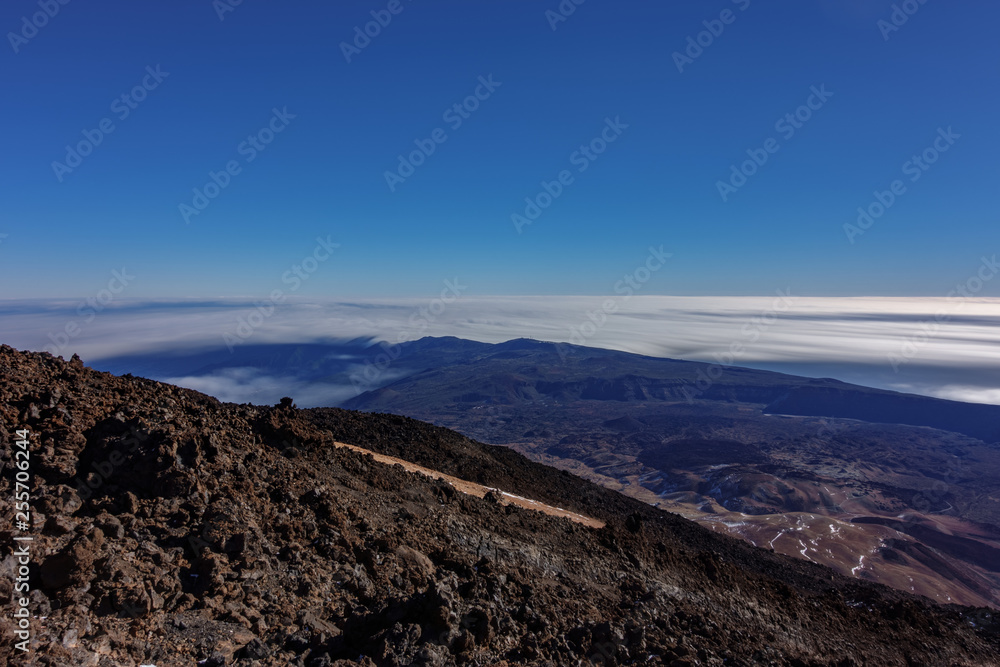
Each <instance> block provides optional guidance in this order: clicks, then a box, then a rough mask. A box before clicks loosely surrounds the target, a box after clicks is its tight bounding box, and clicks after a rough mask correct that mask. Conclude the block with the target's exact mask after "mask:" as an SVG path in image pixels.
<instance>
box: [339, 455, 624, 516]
mask: <svg viewBox="0 0 1000 667" xmlns="http://www.w3.org/2000/svg"><path fill="white" fill-rule="evenodd" d="M334 444H335V445H336V446H337V447H346V448H347V449H351V450H354V451H356V452H360V453H362V454H368V455H369V456H371V457H372V458H374V459H375V460H376V461H378V462H379V463H385V464H388V465H393V464H397V463H398V464H399V465H401V466H403V468H404V469H405V470H407V471H408V472H416V473H420V474H421V475H425V476H427V477H430V478H431V479H440V480H443V481H445V482H448V483H449V484H451V485H452V486H453V487H455V489H456V490H458V491H461V492H462V493H467V494H469V495H472V496H476V497H477V498H482V497H483V496H485V495H486V494H487V493H489V492H490V491H496V492H497V493H499V494H500V496H501V499H502V502H503V503H504V504H510V505H517V506H518V507H524V508H525V509H529V510H536V511H538V512H543V513H545V514H549V515H551V516H559V517H563V518H566V519H569V520H570V521H576V522H577V523H582V524H583V525H585V526H589V527H591V528H603V527H604V522H603V521H599V520H597V519H593V518H591V517H588V516H583V515H582V514H576V513H574V512H570V511H568V510H564V509H562V508H561V507H552V506H551V505H546V504H544V503H540V502H538V501H537V500H531V499H530V498H523V497H521V496H516V495H514V494H513V493H507V492H506V491H501V490H500V489H495V488H493V487H491V486H483V485H482V484H476V483H475V482H469V481H467V480H464V479H459V478H458V477H452V476H451V475H446V474H444V473H443V472H438V471H437V470H432V469H430V468H425V467H424V466H421V465H417V464H416V463H410V462H409V461H404V460H403V459H400V458H397V457H395V456H386V455H385V454H378V453H376V452H373V451H371V450H370V449H365V448H364V447H358V446H357V445H349V444H347V443H346V442H336V443H334Z"/></svg>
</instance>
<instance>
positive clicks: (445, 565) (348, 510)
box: [0, 343, 1000, 667]
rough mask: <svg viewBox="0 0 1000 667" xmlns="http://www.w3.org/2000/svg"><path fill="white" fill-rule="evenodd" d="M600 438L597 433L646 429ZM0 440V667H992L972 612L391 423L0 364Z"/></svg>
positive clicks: (997, 636) (61, 365)
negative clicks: (0, 467) (25, 495)
mask: <svg viewBox="0 0 1000 667" xmlns="http://www.w3.org/2000/svg"><path fill="white" fill-rule="evenodd" d="M425 345H426V343H425ZM516 356H517V355H515V357H516ZM623 417H624V419H623V418H621V417H616V418H614V419H613V420H611V421H612V422H613V424H612V428H615V429H618V430H615V431H608V432H609V433H610V432H613V433H618V434H619V435H621V436H622V437H631V436H634V435H640V434H643V433H646V432H647V431H648V426H647V425H646V422H645V421H644V418H643V417H641V416H640V417H635V416H630V415H628V416H623ZM601 418H603V417H601ZM604 421H608V420H607V419H604ZM637 429H638V430H637ZM0 436H2V439H0V441H2V443H3V449H2V452H0V453H2V460H3V461H4V462H5V463H6V464H7V466H6V467H7V468H15V467H17V468H21V467H23V466H20V465H18V466H15V461H18V462H19V461H22V460H23V461H27V462H28V463H27V464H26V465H27V467H28V472H29V475H28V479H29V486H30V494H29V495H30V501H29V505H30V507H29V509H28V510H27V512H28V513H29V515H30V516H29V518H28V520H27V523H28V525H27V526H14V525H9V526H8V527H7V528H5V529H3V531H0V532H3V534H4V538H5V539H6V540H7V541H8V542H9V543H11V544H14V542H13V540H12V538H13V537H24V536H30V537H31V538H32V541H31V542H30V543H24V542H18V543H17V544H19V545H23V544H28V545H29V547H28V548H27V550H28V552H29V554H30V555H29V556H28V560H29V564H28V565H27V566H25V567H26V569H27V576H26V577H25V579H26V582H27V585H28V586H29V588H30V593H26V594H25V596H24V598H23V599H24V602H22V601H21V597H20V596H19V595H16V594H14V585H15V580H17V581H20V579H16V577H18V576H19V575H17V572H18V570H17V568H18V567H20V565H19V564H18V562H19V561H18V558H20V557H19V556H16V555H10V552H8V555H7V557H6V559H5V560H3V561H2V564H3V570H4V572H5V574H4V576H3V577H0V589H2V592H3V599H2V602H0V628H2V630H3V632H4V635H5V636H6V637H7V639H8V641H6V642H4V643H3V644H2V645H0V661H2V662H3V664H14V663H21V662H23V663H24V664H52V665H65V666H67V667H82V666H83V665H103V664H116V665H119V664H121V665H133V664H150V665H158V666H160V667H174V666H179V665H191V664H195V663H197V664H199V665H206V666H211V667H218V666H220V665H247V666H249V665H281V666H285V665H308V666H310V667H320V666H323V665H329V666H330V667H346V666H347V665H354V664H360V665H367V666H368V667H390V666H397V665H428V666H431V665H500V666H509V667H510V666H513V665H575V664H581V663H586V664H597V663H600V664H607V665H625V664H643V665H672V666H674V667H677V666H682V667H684V666H691V665H739V666H747V665H751V664H777V665H809V666H821V665H822V666H826V665H830V666H832V665H838V666H849V665H861V664H864V665H872V666H882V665H886V666H888V665H904V664H927V665H930V664H934V665H938V664H942V665H962V666H969V667H972V666H974V665H975V666H982V665H998V664H1000V659H998V657H997V656H998V655H1000V623H997V621H996V618H995V614H993V613H992V612H991V611H989V610H987V609H972V608H965V607H958V606H956V605H949V606H944V605H938V604H935V603H932V602H929V601H927V600H924V599H921V598H918V597H916V596H913V595H910V594H908V593H904V592H900V591H896V590H892V589H890V588H887V587H884V586H881V585H878V584H876V583H872V582H866V581H861V580H857V579H852V578H848V577H843V576H841V575H838V574H836V573H835V572H833V571H831V570H829V569H827V568H823V567H819V566H816V565H814V564H809V563H804V562H802V561H801V560H796V559H792V558H787V557H785V556H782V555H779V554H774V553H770V552H769V551H767V550H766V549H756V548H753V547H752V546H750V545H749V544H746V543H745V542H743V541H740V540H736V539H732V538H730V537H728V536H725V535H718V534H715V533H713V532H712V531H709V530H706V529H704V528H702V527H700V526H698V525H697V524H695V523H692V522H690V521H687V520H685V519H683V518H681V517H678V516H675V515H673V514H670V513H667V512H662V511H659V510H656V509H654V508H652V507H650V506H649V505H647V504H645V503H642V502H639V501H637V500H634V499H632V498H628V497H626V496H624V495H621V494H618V493H614V492H612V491H609V490H607V489H605V488H602V487H600V486H597V485H594V484H591V483H588V482H586V481H584V480H581V479H579V478H577V477H574V476H572V475H569V474H567V473H565V472H560V471H557V470H555V469H553V468H550V467H546V466H544V465H540V464H537V463H532V462H530V461H528V460H527V459H526V458H524V457H523V456H521V455H520V454H518V453H516V452H514V451H512V450H511V449H509V448H505V447H495V446H488V445H483V444H480V443H478V442H475V441H473V440H470V439H468V438H466V437H464V436H462V435H459V434H458V433H455V432H452V431H448V430H446V429H442V428H438V427H434V426H431V425H428V424H424V423H420V422H417V421H414V420H411V419H408V418H405V417H399V416H394V415H372V414H364V413H358V412H349V411H344V410H340V409H326V408H321V409H313V410H298V409H296V408H295V407H294V405H293V404H292V402H291V401H290V400H283V401H281V402H280V404H279V405H276V406H274V407H266V406H254V405H234V404H224V403H220V402H219V401H217V400H215V399H213V398H211V397H208V396H205V395H203V394H199V393H197V392H194V391H190V390H186V389H181V388H178V387H175V386H170V385H167V384H162V383H157V382H152V381H149V380H145V379H140V378H136V377H115V376H113V375H110V374H107V373H98V372H95V371H93V370H91V369H88V368H85V367H84V365H83V363H82V362H81V361H80V360H79V359H76V358H74V359H73V360H71V361H68V362H67V361H62V360H59V359H54V358H52V357H51V356H49V355H47V354H34V353H26V352H18V351H16V350H13V349H11V348H9V347H6V346H0ZM686 437H694V435H693V434H691V433H689V434H687V436H686ZM733 442H736V441H735V440H734V441H733ZM345 444H346V445H350V446H345ZM21 452H26V454H24V455H21V454H20V453H21ZM375 454H377V455H378V457H377V458H376V456H375ZM441 475H448V476H449V477H447V478H445V479H438V477H440V476H441ZM14 480H15V476H14V475H13V474H12V473H11V472H10V471H9V470H8V474H5V475H3V476H2V481H0V492H2V493H3V495H4V497H6V498H12V497H14V492H15V489H14V484H15V481H14ZM484 487H488V488H489V489H490V490H489V491H488V492H486V493H484V494H483V496H482V497H479V495H477V493H479V492H481V490H482V489H483V488H484ZM476 489H480V491H479V492H477V491H476ZM528 507H537V508H538V510H540V511H536V510H535V509H528ZM560 512H561V513H560ZM869 525H871V524H869ZM966 546H967V547H968V548H969V549H971V550H975V549H976V548H979V547H975V546H973V545H971V544H967V545H966ZM20 562H21V563H23V561H20ZM19 585H20V584H19ZM19 592H21V591H20V589H19ZM21 609H24V610H25V611H26V614H25V616H24V618H25V623H27V629H24V627H23V625H21V626H19V625H18V621H17V619H18V618H20V616H21V614H20V610H21ZM15 631H17V632H24V633H25V635H26V637H25V639H23V642H24V643H23V647H24V648H25V649H26V652H22V651H21V649H20V647H19V646H18V643H19V642H20V641H21V640H20V638H19V636H18V635H17V634H16V632H15Z"/></svg>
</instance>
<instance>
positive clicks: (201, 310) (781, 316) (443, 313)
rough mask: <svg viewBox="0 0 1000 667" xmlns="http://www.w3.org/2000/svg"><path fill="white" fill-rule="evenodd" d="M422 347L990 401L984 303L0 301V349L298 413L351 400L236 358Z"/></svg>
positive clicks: (999, 342) (997, 377)
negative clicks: (634, 357)
mask: <svg viewBox="0 0 1000 667" xmlns="http://www.w3.org/2000/svg"><path fill="white" fill-rule="evenodd" d="M423 336H457V337H460V338H468V339H472V340H477V341H482V342H490V343H497V342H503V341H506V340H510V339H512V338H535V339H538V340H545V341H553V342H571V343H576V344H580V345H588V346H592V347H603V348H612V349H617V350H624V351H627V352H635V353H640V354H646V355H651V356H657V357H670V358H675V359H688V360H696V361H708V362H715V363H720V364H725V365H735V366H747V367H751V368H761V369H768V370H776V371H782V372H787V373H792V374H797V375H806V376H813V377H833V378H837V379H839V380H843V381H846V382H853V383H856V384H863V385H868V386H874V387H880V388H885V389H894V390H899V391H906V392H912V393H918V394H925V395H930V396H937V397H941V398H949V399H955V400H963V401H974V402H982V403H994V404H1000V299H997V298H958V299H956V298H953V299H947V298H885V297H851V298H839V297H797V296H794V295H791V294H781V293H779V294H775V295H772V296H765V297H667V296H632V297H630V298H625V297H624V296H619V297H617V298H614V297H611V298H609V297H469V296H457V295H455V294H450V295H449V294H442V296H441V297H438V298H434V299H394V300H389V299H382V300H363V301H343V300H330V301H318V300H306V299H302V300H295V299H292V298H290V297H289V298H286V299H285V300H283V301H282V302H281V303H268V302H259V301H258V302H254V301H253V300H250V299H246V300H244V299H219V300H189V301H126V300H117V301H115V302H113V303H111V304H108V305H106V306H103V307H102V308H101V309H100V310H97V309H95V308H93V307H91V306H89V305H86V304H84V303H82V302H77V301H31V302H29V301H6V302H0V342H2V343H5V344H8V345H11V346H13V347H15V348H18V349H26V350H35V351H46V350H47V351H49V352H51V353H54V354H58V355H60V356H63V357H65V358H69V357H70V356H71V355H72V354H74V353H75V354H79V355H80V356H81V357H82V358H83V360H84V361H85V362H86V363H87V364H88V365H92V366H95V367H97V368H102V369H106V370H111V371H114V372H120V373H124V372H134V373H135V374H136V375H146V376H147V377H154V378H155V379H161V380H167V381H172V382H175V383H177V384H181V385H183V386H188V387H191V388H193V389H198V390H200V391H204V392H206V393H209V394H212V395H214V396H217V397H219V398H220V399H222V400H229V401H237V402H254V403H270V402H274V401H275V396H278V397H280V396H283V395H294V396H296V398H297V402H298V403H299V405H300V406H305V405H324V404H325V405H331V404H334V403H337V402H339V401H342V400H345V399H346V398H350V397H351V396H353V395H355V394H356V393H357V389H356V388H352V387H350V386H347V385H345V384H339V385H337V384H331V383H330V382H327V381H324V380H323V379H321V378H319V379H317V378H303V376H302V374H301V373H300V372H299V371H298V370H297V369H295V368H291V367H289V368H287V369H277V370H276V369H273V368H272V369H270V370H268V371H262V370H261V368H259V367H248V366H246V365H243V364H242V363H241V362H240V361H239V358H240V354H239V351H240V350H241V349H244V348H248V347H249V346H255V347H256V346H272V345H273V346H279V345H287V344H302V343H313V344H317V343H318V344H324V343H330V344H334V343H337V342H344V341H350V340H355V343H354V346H355V348H356V349H355V350H354V351H351V350H350V349H347V350H346V352H344V351H341V352H342V353H343V356H344V360H345V361H344V363H345V364H348V365H350V364H352V363H354V364H357V365H358V366H360V365H362V364H363V363H365V360H366V359H365V357H366V356H370V354H368V353H365V352H363V350H361V348H359V345H360V344H359V343H357V340H359V339H360V340H364V341H366V344H371V342H372V341H388V342H389V343H396V342H401V341H406V340H416V339H419V338H421V337H423ZM373 349H376V348H373ZM194 353H200V354H202V355H203V356H204V358H207V359H209V360H210V361H211V363H210V364H204V363H202V364H201V365H200V366H199V370H197V372H192V369H191V368H183V367H181V366H178V368H177V370H176V372H171V367H170V361H169V360H170V359H172V358H174V357H178V356H179V355H185V354H186V355H189V356H190V355H191V354H194ZM336 353H337V352H336V350H332V351H331V353H330V354H336ZM352 356H354V357H356V358H354V359H353V360H352V359H351V357H352ZM123 359H128V360H129V361H122V360H123ZM112 360H114V363H112ZM203 360H204V359H203ZM123 364H125V366H123ZM129 364H133V365H134V366H135V367H134V368H132V367H126V366H128V365H129ZM150 369H153V370H150ZM398 372H401V369H393V371H392V372H389V373H386V374H385V375H384V376H383V377H381V378H380V379H381V380H382V381H388V380H391V379H393V378H394V377H395V375H394V373H398ZM292 392H297V393H292Z"/></svg>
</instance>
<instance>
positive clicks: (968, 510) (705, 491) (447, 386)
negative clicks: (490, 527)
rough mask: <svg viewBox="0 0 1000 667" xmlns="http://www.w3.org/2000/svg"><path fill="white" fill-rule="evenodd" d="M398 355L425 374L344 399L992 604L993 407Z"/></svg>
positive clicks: (880, 393) (996, 526)
mask: <svg viewBox="0 0 1000 667" xmlns="http://www.w3.org/2000/svg"><path fill="white" fill-rule="evenodd" d="M438 347H440V350H441V352H440V354H435V349H436V348H438ZM398 363H399V366H400V367H402V366H406V365H409V367H410V368H414V369H416V368H417V367H421V366H422V367H423V368H422V369H421V370H414V371H413V372H412V373H411V374H409V375H407V376H405V377H402V378H400V379H397V380H395V381H392V382H389V383H388V384H386V385H385V386H382V387H379V388H377V389H374V390H372V391H368V392H366V393H364V394H361V395H359V396H357V397H355V398H353V399H350V400H348V401H346V402H345V403H344V406H345V407H349V408H352V409H359V410H366V411H376V412H391V413H396V414H403V415H407V416H411V417H415V418H418V419H423V420H427V421H431V422H433V423H436V424H441V425H444V426H447V427H449V428H453V429H455V430H457V431H459V432H461V433H464V434H466V435H468V436H470V437H474V438H477V439H480V440H482V441H484V442H489V443H493V444H502V445H506V446H509V447H512V448H514V449H516V450H517V451H520V452H522V453H524V454H526V455H528V456H529V457H530V458H532V459H533V460H536V461H540V462H544V463H547V464H550V465H554V466H557V467H560V468H563V469H565V470H569V471H572V472H575V473H577V474H580V475H582V476H585V477H587V478H588V479H591V480H593V481H596V482H598V483H601V484H603V485H605V486H607V487H609V488H612V489H615V490H619V491H622V492H624V493H626V494H628V495H631V496H633V497H635V498H637V499H641V500H644V501H646V502H649V503H651V504H655V505H658V506H660V507H663V508H665V509H670V510H672V511H675V512H679V513H682V514H684V515H685V516H688V517H690V518H693V519H696V520H698V521H700V522H702V523H704V524H705V525H708V526H711V527H713V528H715V529H717V530H722V531H726V532H729V533H731V534H735V535H739V536H742V537H744V538H745V539H747V540H749V541H751V542H752V543H754V544H757V545H760V546H768V547H770V548H774V549H775V550H777V551H781V552H783V553H787V554H790V555H796V556H798V557H802V558H806V559H810V560H815V561H817V562H822V563H824V564H827V565H830V566H832V567H835V568H837V569H839V570H840V571H842V572H844V573H845V574H853V575H855V576H860V577H867V578H871V579H874V580H877V581H881V582H883V583H887V584H890V585H893V586H896V587H898V588H901V589H904V590H911V591H914V592H919V593H921V594H924V595H927V596H929V597H933V598H935V599H938V600H941V601H962V602H965V603H970V604H991V605H995V606H996V605H1000V406H993V405H979V404H967V403H960V402H956V401H946V400H941V399H935V398H928V397H924V396H916V395H908V394H901V393H896V392H891V391H884V390H879V389H871V388H867V387H860V386H856V385H850V384H845V383H843V382H839V381H837V380H833V379H814V378H802V377H795V376H790V375H784V374H780V373H773V372H767V371H757V370H751V369H745V368H738V367H723V366H720V365H712V364H704V363H696V362H686V361H677V360H671V359H660V358H653V357H646V356H641V355H634V354H628V353H625V352H617V351H611V350H601V349H593V348H584V347H576V346H570V345H557V344H552V343H543V342H538V341H530V340H514V341H510V342H507V343H502V344H498V345H488V344H481V343H475V344H468V343H461V342H459V341H457V340H455V339H423V340H421V341H417V342H415V343H412V344H404V345H402V346H401V350H400V354H399V357H398Z"/></svg>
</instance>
